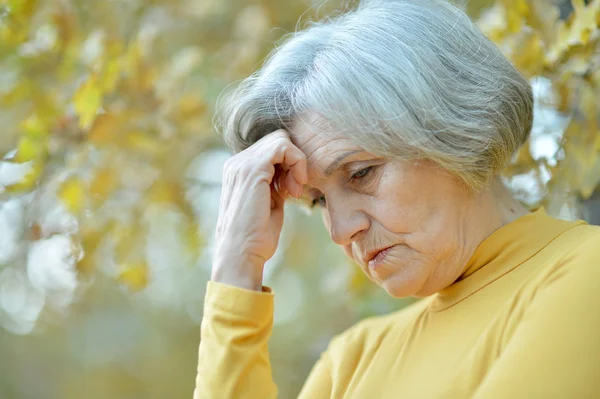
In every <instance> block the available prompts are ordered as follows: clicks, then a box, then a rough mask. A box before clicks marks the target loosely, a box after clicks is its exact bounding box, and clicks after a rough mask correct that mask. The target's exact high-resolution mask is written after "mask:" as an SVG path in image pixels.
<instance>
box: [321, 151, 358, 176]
mask: <svg viewBox="0 0 600 399" xmlns="http://www.w3.org/2000/svg"><path fill="white" fill-rule="evenodd" d="M364 151H365V150H352V151H348V152H346V153H344V154H342V155H340V156H339V157H337V158H336V159H335V161H333V162H332V163H331V165H329V166H328V167H327V169H325V176H327V177H329V176H331V174H332V173H333V170H334V169H335V168H336V167H337V166H338V164H339V163H340V162H342V160H343V159H344V158H346V157H348V156H350V155H352V154H356V153H357V152H364Z"/></svg>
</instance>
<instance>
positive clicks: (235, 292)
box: [194, 281, 278, 399]
mask: <svg viewBox="0 0 600 399" xmlns="http://www.w3.org/2000/svg"><path fill="white" fill-rule="evenodd" d="M273 311H274V293H273V292H272V290H271V289H270V288H269V287H265V286H263V292H258V291H252V290H248V289H244V288H239V287H234V286H232V285H228V284H223V283H217V282H214V281H209V282H208V283H207V290H206V296H205V301H204V315H203V318H202V323H201V327H200V348H199V354H198V370H197V377H196V387H195V389H194V399H201V398H202V399H216V398H219V399H229V398H231V399H272V398H276V397H277V392H278V391H277V386H276V385H275V383H274V382H273V377H272V374H271V364H270V361H269V352H268V347H267V343H268V340H269V338H270V336H271V332H272V328H273Z"/></svg>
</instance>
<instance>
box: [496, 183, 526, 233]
mask: <svg viewBox="0 0 600 399" xmlns="http://www.w3.org/2000/svg"><path fill="white" fill-rule="evenodd" d="M488 192H489V195H490V198H489V203H490V204H489V207H490V208H491V209H490V212H492V213H495V214H496V215H497V218H498V220H499V221H500V223H501V225H500V226H498V228H499V227H502V226H504V225H505V224H507V223H510V222H512V221H513V220H515V219H518V218H520V217H521V216H524V215H526V214H528V213H530V211H529V209H527V208H526V207H525V206H524V205H523V204H522V203H521V202H519V201H517V200H516V199H515V198H514V197H513V195H512V193H511V192H510V190H509V189H508V188H506V186H505V185H504V183H502V180H501V179H500V178H499V177H498V178H496V179H495V180H494V182H493V183H492V185H491V186H490V187H489V189H488Z"/></svg>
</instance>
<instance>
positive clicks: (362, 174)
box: [350, 166, 373, 181]
mask: <svg viewBox="0 0 600 399" xmlns="http://www.w3.org/2000/svg"><path fill="white" fill-rule="evenodd" d="M371 169H373V166H369V167H368V168H364V169H361V170H359V171H358V172H356V173H354V174H353V175H352V177H351V179H350V180H352V181H355V180H360V179H362V178H364V177H366V176H367V175H368V174H369V172H370V171H371Z"/></svg>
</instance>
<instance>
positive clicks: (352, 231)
mask: <svg viewBox="0 0 600 399" xmlns="http://www.w3.org/2000/svg"><path fill="white" fill-rule="evenodd" d="M352 202H353V201H352V200H350V199H348V198H339V199H338V200H337V201H336V200H335V199H333V200H331V199H330V198H329V197H328V198H327V208H326V209H323V222H324V223H325V226H326V227H327V229H328V230H329V235H330V236H331V239H332V240H333V242H335V243H336V244H337V245H340V246H345V245H350V244H351V243H352V242H353V241H355V240H356V239H357V238H358V237H359V236H360V234H361V233H362V232H364V231H367V230H368V228H369V223H370V222H369V217H368V216H367V214H366V213H365V212H364V210H362V209H361V208H359V207H357V206H354V204H353V203H352Z"/></svg>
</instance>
